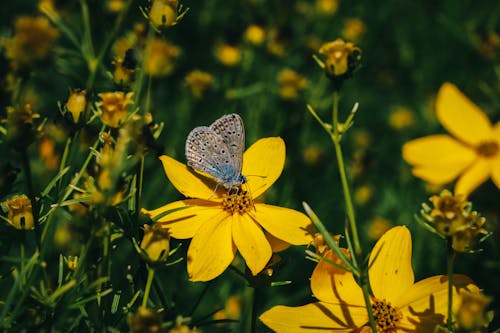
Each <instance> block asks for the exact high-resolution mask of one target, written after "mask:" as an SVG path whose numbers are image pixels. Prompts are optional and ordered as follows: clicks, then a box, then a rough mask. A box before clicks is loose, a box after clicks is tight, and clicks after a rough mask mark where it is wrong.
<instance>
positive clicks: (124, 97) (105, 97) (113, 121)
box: [96, 91, 134, 128]
mask: <svg viewBox="0 0 500 333" xmlns="http://www.w3.org/2000/svg"><path fill="white" fill-rule="evenodd" d="M133 94H134V93H133V92H129V93H124V92H123V91H115V92H106V93H100V94H99V95H98V96H99V97H100V98H101V101H100V102H97V103H96V105H97V106H98V107H99V109H100V110H101V119H102V123H103V124H104V125H107V126H109V127H114V128H117V127H120V126H121V125H123V124H124V123H125V121H127V117H128V110H127V107H128V106H129V105H131V104H134V101H133V100H132V95H133Z"/></svg>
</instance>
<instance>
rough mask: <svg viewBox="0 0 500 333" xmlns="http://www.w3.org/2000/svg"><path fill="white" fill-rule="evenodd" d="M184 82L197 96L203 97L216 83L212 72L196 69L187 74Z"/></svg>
mask: <svg viewBox="0 0 500 333" xmlns="http://www.w3.org/2000/svg"><path fill="white" fill-rule="evenodd" d="M184 82H185V83H186V86H187V87H188V88H189V90H190V91H191V94H193V96H194V97H195V98H201V97H203V94H204V93H205V91H207V90H208V89H210V87H212V85H213V84H214V77H213V76H212V74H210V73H207V72H203V71H200V70H194V71H191V72H189V73H188V74H187V75H186V77H185V78H184Z"/></svg>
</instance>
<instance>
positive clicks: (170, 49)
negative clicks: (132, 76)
mask: <svg viewBox="0 0 500 333" xmlns="http://www.w3.org/2000/svg"><path fill="white" fill-rule="evenodd" d="M180 54H181V49H179V48H178V47H177V46H175V45H173V44H170V43H168V42H166V41H164V40H162V39H160V38H154V39H151V40H150V41H148V43H147V45H146V49H145V51H144V71H145V72H146V73H147V74H149V75H151V76H155V77H163V76H167V75H169V74H170V73H172V71H173V70H174V65H175V62H174V60H175V59H176V58H177V57H179V55H180Z"/></svg>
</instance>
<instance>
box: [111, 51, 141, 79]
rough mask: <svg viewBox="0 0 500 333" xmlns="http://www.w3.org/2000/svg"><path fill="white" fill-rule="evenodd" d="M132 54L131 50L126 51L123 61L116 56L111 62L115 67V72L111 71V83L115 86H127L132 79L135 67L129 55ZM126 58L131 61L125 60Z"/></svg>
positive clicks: (133, 60) (131, 56)
mask: <svg viewBox="0 0 500 333" xmlns="http://www.w3.org/2000/svg"><path fill="white" fill-rule="evenodd" d="M132 53H133V49H128V50H127V52H126V54H125V59H122V58H121V57H118V56H117V57H115V59H114V60H113V65H114V66H115V70H114V71H113V81H114V82H115V84H117V85H120V86H128V84H129V83H130V81H131V80H132V78H133V77H134V73H135V72H136V70H137V67H136V63H135V59H133V55H131V54H132ZM127 57H128V58H132V59H127Z"/></svg>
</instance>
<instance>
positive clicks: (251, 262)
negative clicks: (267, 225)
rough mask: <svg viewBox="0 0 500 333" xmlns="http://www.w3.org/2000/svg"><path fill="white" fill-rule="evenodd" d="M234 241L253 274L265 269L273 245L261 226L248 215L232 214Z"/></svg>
mask: <svg viewBox="0 0 500 333" xmlns="http://www.w3.org/2000/svg"><path fill="white" fill-rule="evenodd" d="M232 220H233V222H232V233H233V241H234V243H235V244H236V247H237V248H238V251H240V254H241V256H242V257H243V258H244V259H245V262H246V264H247V266H248V268H250V271H251V272H252V274H253V275H257V274H258V273H259V272H260V271H262V270H263V269H264V267H265V266H266V264H267V263H268V261H269V259H271V255H272V254H273V252H272V250H271V246H270V245H269V242H268V241H267V238H266V236H264V232H263V231H262V229H261V228H260V226H259V225H258V224H257V223H255V222H254V221H253V219H252V218H251V217H250V216H249V215H248V214H244V215H240V214H234V215H233V216H232Z"/></svg>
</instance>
